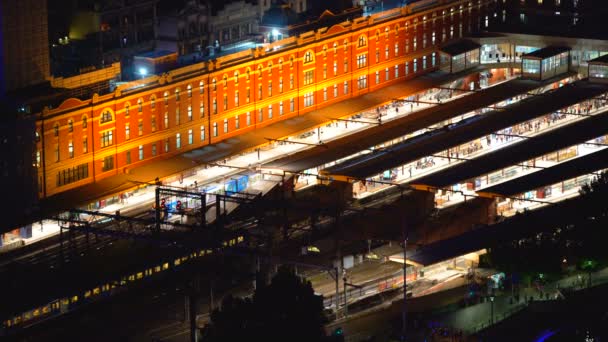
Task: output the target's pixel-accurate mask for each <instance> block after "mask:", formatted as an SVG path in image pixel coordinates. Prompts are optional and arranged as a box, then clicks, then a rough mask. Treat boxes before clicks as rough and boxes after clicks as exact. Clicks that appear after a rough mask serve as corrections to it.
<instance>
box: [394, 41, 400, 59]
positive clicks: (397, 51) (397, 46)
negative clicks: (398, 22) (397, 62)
mask: <svg viewBox="0 0 608 342" xmlns="http://www.w3.org/2000/svg"><path fill="white" fill-rule="evenodd" d="M396 56H399V43H395V57H396Z"/></svg>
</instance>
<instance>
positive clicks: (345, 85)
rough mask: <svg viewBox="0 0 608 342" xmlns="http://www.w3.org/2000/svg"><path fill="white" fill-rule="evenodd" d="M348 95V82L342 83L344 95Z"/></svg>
mask: <svg viewBox="0 0 608 342" xmlns="http://www.w3.org/2000/svg"><path fill="white" fill-rule="evenodd" d="M346 94H348V81H344V95H346Z"/></svg>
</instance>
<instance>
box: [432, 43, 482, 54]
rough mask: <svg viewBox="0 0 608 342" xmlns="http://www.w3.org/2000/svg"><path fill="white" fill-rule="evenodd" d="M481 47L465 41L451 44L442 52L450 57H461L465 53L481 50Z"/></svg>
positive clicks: (442, 49)
mask: <svg viewBox="0 0 608 342" xmlns="http://www.w3.org/2000/svg"><path fill="white" fill-rule="evenodd" d="M480 47H481V45H479V44H477V43H475V42H474V41H471V40H468V39H463V40H460V41H458V42H456V43H454V44H449V45H446V46H444V47H442V48H441V52H445V53H447V54H448V55H450V56H457V55H461V54H463V53H465V52H469V51H472V50H475V49H479V48H480Z"/></svg>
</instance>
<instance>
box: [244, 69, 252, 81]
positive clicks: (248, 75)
mask: <svg viewBox="0 0 608 342" xmlns="http://www.w3.org/2000/svg"><path fill="white" fill-rule="evenodd" d="M250 76H251V69H250V68H247V71H246V75H245V79H246V80H247V81H249V77H250Z"/></svg>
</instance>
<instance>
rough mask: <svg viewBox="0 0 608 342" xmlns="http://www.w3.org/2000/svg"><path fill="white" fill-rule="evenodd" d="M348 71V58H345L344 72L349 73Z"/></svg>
mask: <svg viewBox="0 0 608 342" xmlns="http://www.w3.org/2000/svg"><path fill="white" fill-rule="evenodd" d="M347 72H348V60H347V59H345V60H344V73H347Z"/></svg>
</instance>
